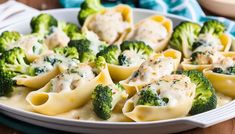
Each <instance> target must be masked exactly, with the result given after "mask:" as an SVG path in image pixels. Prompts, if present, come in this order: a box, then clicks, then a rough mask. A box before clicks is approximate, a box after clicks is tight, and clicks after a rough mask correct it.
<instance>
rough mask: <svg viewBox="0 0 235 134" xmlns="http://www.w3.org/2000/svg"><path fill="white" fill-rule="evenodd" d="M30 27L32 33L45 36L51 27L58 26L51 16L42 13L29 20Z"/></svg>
mask: <svg viewBox="0 0 235 134" xmlns="http://www.w3.org/2000/svg"><path fill="white" fill-rule="evenodd" d="M30 26H31V29H32V33H40V34H42V35H44V36H46V35H48V34H49V33H50V32H51V29H52V28H53V27H57V26H58V21H57V20H56V18H54V17H53V16H52V15H49V14H46V13H42V14H40V15H38V16H36V17H33V18H32V19H31V22H30Z"/></svg>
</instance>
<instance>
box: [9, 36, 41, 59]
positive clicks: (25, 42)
mask: <svg viewBox="0 0 235 134" xmlns="http://www.w3.org/2000/svg"><path fill="white" fill-rule="evenodd" d="M43 45H44V44H41V43H39V42H38V38H36V37H34V36H33V35H28V36H23V37H21V38H20V39H19V40H18V41H16V42H13V43H12V44H10V45H9V46H10V48H9V49H12V48H14V47H20V48H22V49H24V50H25V52H26V53H27V54H30V55H32V54H41V53H42V51H43V49H44V48H45V46H43Z"/></svg>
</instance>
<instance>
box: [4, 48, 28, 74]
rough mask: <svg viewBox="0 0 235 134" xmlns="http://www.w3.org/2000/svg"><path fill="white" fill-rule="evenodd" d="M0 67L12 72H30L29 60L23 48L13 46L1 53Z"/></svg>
mask: <svg viewBox="0 0 235 134" xmlns="http://www.w3.org/2000/svg"><path fill="white" fill-rule="evenodd" d="M0 69H1V70H3V71H10V72H12V73H19V74H30V72H29V62H28V60H27V59H26V54H25V52H24V50H23V49H21V48H19V47H15V48H13V49H10V50H8V51H5V52H4V53H2V55H1V57H0Z"/></svg>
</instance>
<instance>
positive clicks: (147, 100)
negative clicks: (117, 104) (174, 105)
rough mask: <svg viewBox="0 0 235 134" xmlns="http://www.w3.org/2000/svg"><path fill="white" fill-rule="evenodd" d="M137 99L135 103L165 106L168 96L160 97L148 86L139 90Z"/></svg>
mask: <svg viewBox="0 0 235 134" xmlns="http://www.w3.org/2000/svg"><path fill="white" fill-rule="evenodd" d="M138 95H139V99H138V101H137V105H146V106H165V105H166V104H167V103H168V101H169V100H168V98H161V97H160V96H159V95H158V94H157V93H156V92H154V91H153V90H152V89H151V88H150V87H147V88H146V89H143V90H141V91H140V92H139V94H138Z"/></svg>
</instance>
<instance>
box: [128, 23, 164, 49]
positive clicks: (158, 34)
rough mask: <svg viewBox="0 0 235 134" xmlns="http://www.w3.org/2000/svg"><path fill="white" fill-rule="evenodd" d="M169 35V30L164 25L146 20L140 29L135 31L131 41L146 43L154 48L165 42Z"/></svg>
mask: <svg viewBox="0 0 235 134" xmlns="http://www.w3.org/2000/svg"><path fill="white" fill-rule="evenodd" d="M167 35H168V32H167V29H166V28H165V27H164V26H163V25H162V24H160V23H158V22H156V21H154V20H150V19H149V20H145V21H144V22H143V23H142V24H141V25H140V27H138V28H137V29H135V31H134V35H133V36H132V37H131V40H140V41H144V42H145V43H146V44H148V45H150V46H151V47H152V48H154V47H155V46H156V44H158V43H159V42H161V41H162V40H164V39H165V38H166V37H167Z"/></svg>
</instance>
